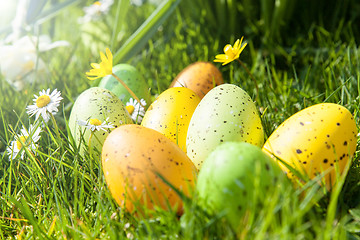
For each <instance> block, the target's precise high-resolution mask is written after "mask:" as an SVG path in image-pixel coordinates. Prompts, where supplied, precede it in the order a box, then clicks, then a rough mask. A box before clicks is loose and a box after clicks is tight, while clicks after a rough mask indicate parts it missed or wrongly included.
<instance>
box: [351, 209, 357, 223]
mask: <svg viewBox="0 0 360 240" xmlns="http://www.w3.org/2000/svg"><path fill="white" fill-rule="evenodd" d="M349 212H350V214H351V216H352V217H353V218H354V219H355V220H356V221H358V222H360V209H350V210H349Z"/></svg>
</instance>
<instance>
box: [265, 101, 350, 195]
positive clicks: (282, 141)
mask: <svg viewBox="0 0 360 240" xmlns="http://www.w3.org/2000/svg"><path fill="white" fill-rule="evenodd" d="M356 138H357V128H356V123H355V120H354V118H353V116H352V115H351V113H350V112H349V110H347V109H346V108H345V107H343V106H341V105H338V104H334V103H321V104H317V105H314V106H310V107H308V108H305V109H303V110H302V111H300V112H298V113H296V114H294V115H292V116H291V117H290V118H288V119H287V120H285V121H284V122H283V123H282V124H281V125H280V126H279V127H278V128H277V129H275V131H274V132H273V133H272V134H271V136H270V137H269V138H268V139H267V141H266V143H265V144H264V147H263V150H264V151H265V152H267V153H269V154H270V155H272V156H275V157H276V158H278V159H281V160H282V161H284V162H285V163H286V164H288V165H290V166H291V167H292V168H295V169H296V170H297V171H298V172H300V173H302V174H304V175H306V176H308V177H309V178H310V179H313V178H315V177H316V176H317V175H318V174H324V177H323V179H322V182H323V183H324V184H325V185H326V187H327V189H328V190H330V189H331V188H332V186H333V185H334V183H335V182H336V171H335V166H338V169H339V172H340V173H342V172H343V170H344V168H345V166H346V163H347V162H348V161H349V159H351V157H352V156H353V155H354V153H355V149H356ZM278 162H279V164H280V166H281V167H282V168H283V169H284V171H286V172H287V174H288V176H289V177H290V178H293V177H294V173H293V172H291V171H289V169H287V167H285V165H283V164H282V163H280V161H278Z"/></svg>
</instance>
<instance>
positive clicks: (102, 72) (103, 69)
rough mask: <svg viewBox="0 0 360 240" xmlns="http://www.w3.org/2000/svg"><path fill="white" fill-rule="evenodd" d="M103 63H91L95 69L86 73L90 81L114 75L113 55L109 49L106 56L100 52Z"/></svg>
mask: <svg viewBox="0 0 360 240" xmlns="http://www.w3.org/2000/svg"><path fill="white" fill-rule="evenodd" d="M100 58H101V63H91V66H92V67H93V69H90V71H89V72H86V75H87V78H88V79H89V80H95V79H97V78H100V77H105V76H107V75H111V74H112V67H113V55H112V53H111V52H110V50H109V49H108V48H106V56H105V54H104V53H102V52H100Z"/></svg>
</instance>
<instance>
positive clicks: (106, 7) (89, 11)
mask: <svg viewBox="0 0 360 240" xmlns="http://www.w3.org/2000/svg"><path fill="white" fill-rule="evenodd" d="M113 3H114V0H100V1H96V2H94V3H93V4H91V5H90V6H87V7H84V8H83V10H84V12H85V15H84V16H83V17H81V18H79V19H78V22H79V23H87V22H91V21H96V20H98V19H100V18H101V16H103V15H106V14H107V13H108V12H109V11H110V8H111V6H112V5H113Z"/></svg>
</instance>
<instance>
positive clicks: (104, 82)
mask: <svg viewBox="0 0 360 240" xmlns="http://www.w3.org/2000/svg"><path fill="white" fill-rule="evenodd" d="M113 72H114V73H115V75H116V76H118V77H119V78H120V79H121V80H122V81H123V82H124V83H125V84H126V85H127V86H128V87H129V88H130V89H131V91H133V92H134V93H135V95H136V96H137V97H138V98H139V99H144V100H145V101H146V106H149V105H150V103H151V94H150V90H149V85H148V84H147V82H146V81H145V79H144V77H143V76H142V75H141V74H140V73H139V71H138V70H137V69H136V68H135V67H133V66H131V65H129V64H118V65H115V66H114V67H113ZM99 87H101V88H105V89H107V90H110V91H111V92H113V93H114V94H115V95H116V96H118V97H119V98H120V100H121V101H122V102H123V103H124V104H125V103H127V102H128V101H129V99H130V98H132V96H131V95H130V93H129V92H128V91H127V90H126V89H125V88H124V86H123V85H122V84H121V83H119V81H118V80H116V79H115V78H114V77H113V76H111V75H108V76H105V77H104V78H103V79H101V81H100V83H99Z"/></svg>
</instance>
